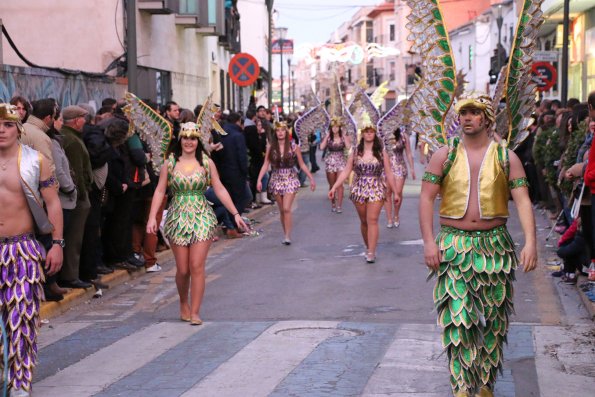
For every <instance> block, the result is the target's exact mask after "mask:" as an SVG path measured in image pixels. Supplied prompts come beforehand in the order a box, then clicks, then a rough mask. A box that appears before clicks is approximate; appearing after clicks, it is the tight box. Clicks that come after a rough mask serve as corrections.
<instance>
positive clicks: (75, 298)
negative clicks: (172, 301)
mask: <svg viewBox="0 0 595 397" xmlns="http://www.w3.org/2000/svg"><path fill="white" fill-rule="evenodd" d="M274 208H276V206H272V205H264V206H262V208H258V209H253V210H250V212H249V213H247V214H245V216H246V217H248V218H250V219H255V217H258V216H259V215H260V214H261V213H263V212H265V211H268V210H270V209H274ZM219 230H220V229H219ZM217 235H218V237H219V241H218V242H217V243H216V244H217V245H216V246H215V247H211V250H213V249H214V248H216V247H217V246H225V245H228V244H231V243H232V241H234V240H233V239H226V238H225V236H224V235H222V234H221V233H218V234H217ZM245 238H248V237H245ZM156 256H157V262H159V263H165V262H168V261H170V260H173V253H172V251H171V250H169V249H168V250H165V251H162V252H158V253H157V255H156ZM145 274H147V273H146V272H145V269H144V267H141V268H139V269H138V270H134V271H128V270H122V269H114V272H113V273H111V274H106V275H103V276H101V277H100V279H99V280H100V281H101V282H102V283H104V284H107V285H108V286H109V289H107V291H109V290H111V289H113V288H114V287H116V286H118V285H120V284H123V283H125V282H127V281H130V280H133V279H136V278H138V277H142V276H144V275H145ZM96 292H97V290H96V289H95V287H90V288H86V289H82V288H73V289H69V291H68V292H67V293H66V294H65V295H64V299H63V300H61V301H60V302H42V303H41V309H40V318H41V319H50V318H52V317H56V316H59V315H60V314H62V313H65V312H66V311H68V310H69V309H71V308H72V307H75V306H77V305H79V304H81V303H83V302H85V301H87V300H89V299H93V295H95V293H96ZM107 293H109V292H107ZM103 294H106V290H103Z"/></svg>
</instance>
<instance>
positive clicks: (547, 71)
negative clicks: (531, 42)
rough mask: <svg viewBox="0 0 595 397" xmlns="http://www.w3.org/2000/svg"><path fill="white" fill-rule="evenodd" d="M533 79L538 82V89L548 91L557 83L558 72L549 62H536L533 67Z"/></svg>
mask: <svg viewBox="0 0 595 397" xmlns="http://www.w3.org/2000/svg"><path fill="white" fill-rule="evenodd" d="M531 74H532V75H533V81H535V83H536V84H537V91H547V90H549V89H550V88H552V87H553V86H554V84H556V81H557V80H558V72H557V70H556V68H555V67H554V65H552V64H551V63H549V62H534V63H533V66H532V67H531Z"/></svg>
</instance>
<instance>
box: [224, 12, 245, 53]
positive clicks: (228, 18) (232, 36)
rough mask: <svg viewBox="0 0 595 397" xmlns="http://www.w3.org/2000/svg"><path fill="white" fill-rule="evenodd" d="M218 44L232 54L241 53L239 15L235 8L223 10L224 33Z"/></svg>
mask: <svg viewBox="0 0 595 397" xmlns="http://www.w3.org/2000/svg"><path fill="white" fill-rule="evenodd" d="M219 44H220V45H221V46H223V47H224V48H227V49H228V50H229V51H230V52H232V53H238V52H240V51H241V42H240V14H239V13H238V10H237V8H235V7H232V8H228V9H225V33H224V34H223V35H221V36H219Z"/></svg>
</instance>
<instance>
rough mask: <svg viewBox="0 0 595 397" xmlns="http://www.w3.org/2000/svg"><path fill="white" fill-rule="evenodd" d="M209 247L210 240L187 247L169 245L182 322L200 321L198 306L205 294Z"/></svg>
mask: <svg viewBox="0 0 595 397" xmlns="http://www.w3.org/2000/svg"><path fill="white" fill-rule="evenodd" d="M210 245H211V241H210V240H209V241H199V242H197V243H195V244H192V245H191V246H189V247H186V246H180V245H175V244H172V245H171V248H172V251H173V253H174V258H175V259H176V287H177V288H178V295H179V296H180V317H181V318H182V319H183V320H200V306H201V304H202V298H203V296H204V293H205V280H206V274H205V262H206V260H207V253H208V252H209V247H210ZM188 292H190V296H188Z"/></svg>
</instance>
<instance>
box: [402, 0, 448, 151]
mask: <svg viewBox="0 0 595 397" xmlns="http://www.w3.org/2000/svg"><path fill="white" fill-rule="evenodd" d="M407 4H408V5H409V8H410V9H411V13H410V14H409V16H408V17H407V19H408V20H409V22H408V23H407V28H408V29H409V31H410V32H411V33H410V36H409V40H411V41H412V42H413V45H412V47H411V50H412V51H413V52H415V53H417V54H419V55H420V56H421V57H422V61H421V70H422V78H421V79H420V80H419V82H418V85H417V87H416V88H415V90H414V92H413V94H412V95H411V98H410V110H411V120H410V121H411V128H412V130H413V131H415V132H417V134H418V136H419V137H420V138H421V139H422V140H423V141H425V142H427V143H428V144H429V146H430V150H432V151H435V150H436V149H438V148H439V147H440V146H443V145H446V143H447V137H446V131H445V127H444V119H445V115H446V113H447V112H448V110H449V109H450V107H451V106H452V103H453V101H454V96H455V90H456V84H457V83H456V78H455V64H454V57H453V55H452V49H451V46H450V41H449V39H448V33H447V30H446V27H445V26H444V21H443V18H442V12H441V11H440V2H439V1H438V0H407Z"/></svg>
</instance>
